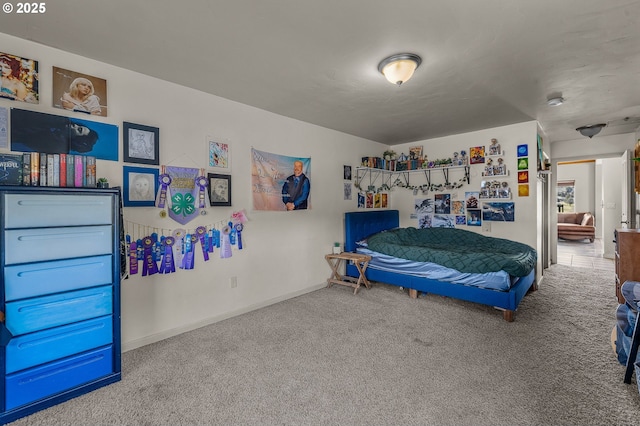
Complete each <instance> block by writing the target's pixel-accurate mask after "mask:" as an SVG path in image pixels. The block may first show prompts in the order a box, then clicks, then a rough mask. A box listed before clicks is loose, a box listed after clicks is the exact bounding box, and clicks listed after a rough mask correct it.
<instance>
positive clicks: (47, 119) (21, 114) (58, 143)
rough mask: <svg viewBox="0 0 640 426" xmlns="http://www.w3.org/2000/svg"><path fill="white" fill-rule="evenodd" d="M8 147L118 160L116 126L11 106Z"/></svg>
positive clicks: (22, 150) (27, 150) (23, 150)
mask: <svg viewBox="0 0 640 426" xmlns="http://www.w3.org/2000/svg"><path fill="white" fill-rule="evenodd" d="M11 150H12V151H19V152H44V153H49V154H79V155H93V156H94V157H96V158H99V159H101V160H111V161H118V126H116V125H113V124H107V123H98V122H95V121H89V120H81V119H79V118H73V117H63V116H61V115H53V114H45V113H42V112H34V111H26V110H22V109H15V108H11Z"/></svg>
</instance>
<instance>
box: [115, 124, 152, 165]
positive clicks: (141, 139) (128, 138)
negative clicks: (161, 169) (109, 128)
mask: <svg viewBox="0 0 640 426" xmlns="http://www.w3.org/2000/svg"><path fill="white" fill-rule="evenodd" d="M122 136H123V144H124V149H123V152H124V161H125V162H126V163H140V164H153V165H156V166H157V165H159V164H160V129H158V128H157V127H151V126H144V125H142V124H134V123H127V122H126V121H125V122H124V123H122Z"/></svg>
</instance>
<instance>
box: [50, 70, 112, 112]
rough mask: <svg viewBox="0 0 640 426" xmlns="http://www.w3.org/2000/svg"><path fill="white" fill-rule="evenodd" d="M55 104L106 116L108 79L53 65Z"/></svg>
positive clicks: (67, 108)
mask: <svg viewBox="0 0 640 426" xmlns="http://www.w3.org/2000/svg"><path fill="white" fill-rule="evenodd" d="M53 106H54V107H55V108H60V109H66V110H68V111H74V112H80V113H83V114H87V115H99V116H102V117H106V116H107V80H105V79H103V78H99V77H94V76H92V75H88V74H82V73H79V72H76V71H71V70H66V69H64V68H58V67H53Z"/></svg>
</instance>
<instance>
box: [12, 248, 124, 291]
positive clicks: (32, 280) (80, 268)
mask: <svg viewBox="0 0 640 426" xmlns="http://www.w3.org/2000/svg"><path fill="white" fill-rule="evenodd" d="M112 267H113V257H112V256H110V255H106V256H96V257H86V258H79V259H67V260H56V261H53V262H41V263H27V264H23V265H14V266H8V267H6V268H5V270H4V285H5V289H4V292H5V294H4V295H5V300H6V301H7V302H10V301H12V300H17V299H25V298H27V297H34V296H44V295H46V294H53V293H60V292H63V291H71V290H79V289H82V288H88V287H96V286H99V285H104V284H111V283H112V282H113V270H112Z"/></svg>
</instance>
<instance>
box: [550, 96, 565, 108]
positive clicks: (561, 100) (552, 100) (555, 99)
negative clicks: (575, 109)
mask: <svg viewBox="0 0 640 426" xmlns="http://www.w3.org/2000/svg"><path fill="white" fill-rule="evenodd" d="M563 103H564V98H563V97H562V96H556V97H553V98H549V99H547V105H549V106H560V105H562V104H563Z"/></svg>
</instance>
